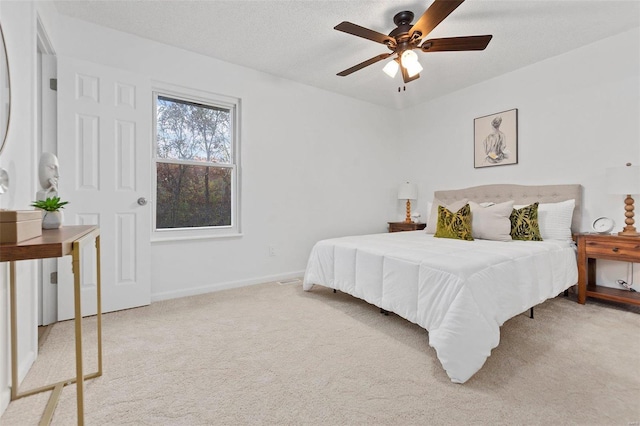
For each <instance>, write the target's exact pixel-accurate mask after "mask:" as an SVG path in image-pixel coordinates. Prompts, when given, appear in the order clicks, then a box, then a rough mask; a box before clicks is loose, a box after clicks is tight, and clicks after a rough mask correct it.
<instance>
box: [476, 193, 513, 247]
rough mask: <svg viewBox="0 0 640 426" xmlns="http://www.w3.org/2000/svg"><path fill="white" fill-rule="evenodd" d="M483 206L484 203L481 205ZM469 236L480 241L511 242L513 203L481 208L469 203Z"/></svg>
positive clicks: (479, 205) (507, 202)
mask: <svg viewBox="0 0 640 426" xmlns="http://www.w3.org/2000/svg"><path fill="white" fill-rule="evenodd" d="M483 204H484V203H483ZM469 207H471V235H472V236H473V238H476V239H480V240H494V241H511V220H510V219H509V217H510V216H511V212H512V211H513V201H506V202H504V203H500V204H493V205H490V206H486V207H485V206H483V205H482V204H478V203H474V202H473V201H469Z"/></svg>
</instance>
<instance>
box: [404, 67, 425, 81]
mask: <svg viewBox="0 0 640 426" xmlns="http://www.w3.org/2000/svg"><path fill="white" fill-rule="evenodd" d="M400 69H401V70H402V80H404V84H407V83H409V82H410V81H413V80H417V79H419V78H420V73H418V74H416V75H414V76H413V77H409V73H408V72H407V70H406V69H405V67H403V66H400Z"/></svg>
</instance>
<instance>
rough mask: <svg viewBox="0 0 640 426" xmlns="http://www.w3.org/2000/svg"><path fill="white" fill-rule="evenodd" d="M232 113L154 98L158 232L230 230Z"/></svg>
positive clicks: (232, 164)
mask: <svg viewBox="0 0 640 426" xmlns="http://www.w3.org/2000/svg"><path fill="white" fill-rule="evenodd" d="M232 120H233V111H232V109H231V108H228V107H220V106H216V105H206V104H203V103H197V102H191V101H188V100H183V99H177V98H173V97H167V96H162V95H158V96H157V98H156V132H157V134H156V149H157V150H156V172H157V178H156V179H157V180H156V182H157V193H156V229H158V230H160V229H175V228H194V227H229V226H232V222H233V220H232V217H233V216H232V215H233V208H232V206H233V197H234V195H233V193H232V191H233V186H234V184H233V180H234V171H235V166H234V152H233V123H232Z"/></svg>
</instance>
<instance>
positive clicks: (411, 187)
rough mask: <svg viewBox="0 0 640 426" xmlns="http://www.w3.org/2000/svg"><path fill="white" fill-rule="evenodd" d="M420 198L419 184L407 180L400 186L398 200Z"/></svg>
mask: <svg viewBox="0 0 640 426" xmlns="http://www.w3.org/2000/svg"><path fill="white" fill-rule="evenodd" d="M417 198H418V186H417V185H416V184H415V183H409V182H405V183H403V184H400V186H399V187H398V200H415V199H417Z"/></svg>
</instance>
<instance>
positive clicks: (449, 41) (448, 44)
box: [420, 35, 493, 52]
mask: <svg viewBox="0 0 640 426" xmlns="http://www.w3.org/2000/svg"><path fill="white" fill-rule="evenodd" d="M492 37H493V36H492V35H481V36H466V37H447V38H433V39H431V40H425V41H424V43H422V46H420V49H422V51H423V52H454V51H460V50H484V49H485V48H486V47H487V45H488V44H489V42H490V41H491V38H492Z"/></svg>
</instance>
